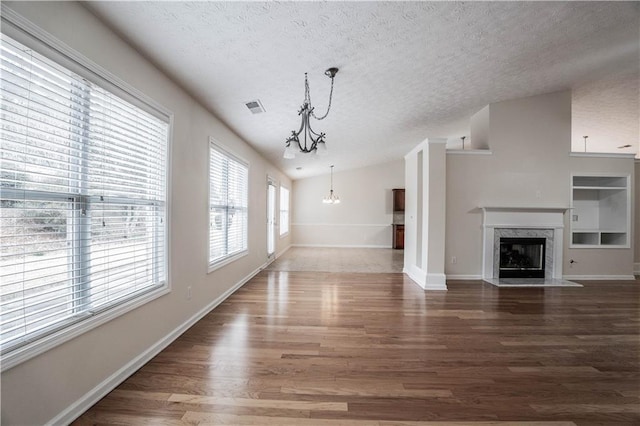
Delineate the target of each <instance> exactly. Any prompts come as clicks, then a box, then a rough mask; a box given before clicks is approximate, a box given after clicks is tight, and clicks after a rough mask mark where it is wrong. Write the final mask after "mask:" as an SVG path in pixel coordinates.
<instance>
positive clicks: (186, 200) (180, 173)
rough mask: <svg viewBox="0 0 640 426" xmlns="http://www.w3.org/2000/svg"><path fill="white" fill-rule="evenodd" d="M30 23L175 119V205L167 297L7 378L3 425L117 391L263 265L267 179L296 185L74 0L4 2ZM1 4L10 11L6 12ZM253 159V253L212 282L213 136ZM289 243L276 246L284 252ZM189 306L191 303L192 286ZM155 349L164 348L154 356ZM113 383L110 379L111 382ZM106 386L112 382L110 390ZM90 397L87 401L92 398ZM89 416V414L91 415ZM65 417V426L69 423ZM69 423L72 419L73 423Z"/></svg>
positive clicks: (38, 420)
mask: <svg viewBox="0 0 640 426" xmlns="http://www.w3.org/2000/svg"><path fill="white" fill-rule="evenodd" d="M5 5H8V6H10V7H11V8H12V9H14V10H16V11H17V12H19V13H20V14H22V15H23V16H25V17H26V18H28V19H29V20H31V21H32V22H33V23H35V24H36V25H38V26H39V27H41V28H42V29H44V30H45V31H48V32H49V33H51V34H52V35H53V36H55V37H57V38H58V39H60V40H62V41H63V42H64V43H66V44H67V45H69V46H70V47H72V48H74V49H75V50H77V51H78V52H80V53H81V54H83V55H84V56H85V57H87V58H89V59H91V60H92V61H94V62H96V63H97V64H99V65H100V66H102V67H103V68H105V69H107V70H108V71H110V72H111V73H113V74H115V75H116V76H118V77H119V78H121V79H122V80H124V81H126V82H127V83H129V84H130V85H131V86H133V87H134V88H136V89H138V90H139V91H141V92H143V93H144V94H146V95H147V96H149V97H151V98H153V99H154V100H155V101H157V102H158V103H160V104H161V105H163V106H164V107H166V108H167V109H169V110H170V111H172V112H173V113H174V126H173V146H172V152H171V155H172V164H171V204H170V208H171V211H170V215H171V216H170V217H171V222H170V231H171V245H170V253H171V258H170V283H171V286H172V291H171V293H170V294H168V295H166V296H163V297H161V298H159V299H156V300H154V301H153V302H150V303H148V304H146V305H144V306H142V307H140V308H137V309H135V310H133V311H131V312H129V313H127V314H125V315H123V316H121V317H118V318H117V319H114V320H112V321H110V322H108V323H106V324H104V325H102V326H99V327H97V328H95V329H94V330H92V331H90V332H88V333H85V334H83V335H81V336H79V337H77V338H75V339H73V340H70V341H68V342H66V343H64V344H62V345H60V346H57V347H56V348H54V349H51V350H49V351H47V352H45V353H44V354H42V355H40V356H37V357H35V358H32V359H30V360H28V361H26V362H24V363H22V364H19V365H17V366H15V367H14V368H11V369H9V370H7V371H4V372H3V373H2V379H1V380H2V424H6V425H10V424H19V425H36V424H44V423H46V422H49V421H51V420H52V419H54V418H55V417H56V416H58V415H59V414H61V413H63V414H65V413H66V414H67V415H72V414H73V412H72V411H68V412H65V410H66V409H68V408H69V407H71V406H72V405H73V404H80V405H79V406H78V407H76V408H79V409H82V408H83V407H82V403H83V402H87V401H89V400H90V399H91V398H90V397H89V396H88V393H89V392H90V391H92V389H94V388H95V387H97V386H98V388H97V389H95V390H96V391H104V390H105V389H104V388H100V386H101V385H107V386H108V385H114V384H115V383H114V382H113V380H115V379H118V378H124V377H120V376H119V374H123V372H125V371H126V367H127V366H130V365H131V364H130V363H131V362H132V360H134V359H135V358H136V357H139V356H141V355H144V354H145V353H146V351H148V350H149V349H150V348H152V347H153V346H154V345H155V344H156V343H157V342H160V341H162V340H163V339H164V338H165V337H166V336H168V335H170V333H171V332H172V331H173V330H175V329H178V328H179V327H180V326H181V325H183V324H185V322H187V321H188V320H189V319H191V318H193V317H194V316H196V315H197V314H198V313H199V312H200V311H201V310H203V309H204V308H206V307H207V306H208V305H210V304H211V303H212V302H214V301H216V299H217V298H219V297H220V296H221V295H223V294H224V293H225V292H226V291H228V290H229V289H231V288H232V287H233V286H234V285H236V284H237V283H239V282H242V281H243V280H244V279H245V278H246V277H248V276H250V275H251V274H252V273H253V272H254V271H256V270H257V269H258V268H260V267H261V266H262V265H264V263H265V261H266V259H267V253H266V221H265V218H266V176H267V174H269V175H271V176H273V177H274V178H275V179H276V180H278V181H281V182H283V183H284V184H285V185H286V186H288V187H291V182H290V180H289V179H288V178H287V177H286V176H285V175H283V174H282V173H281V172H280V171H279V170H277V169H276V168H275V167H273V166H272V165H271V164H269V163H267V162H266V161H265V160H264V159H263V158H262V157H261V156H260V155H258V154H257V153H256V152H255V151H254V150H253V149H252V148H250V147H249V146H248V145H247V144H246V143H245V142H244V141H242V140H241V139H240V138H239V137H238V136H237V135H235V134H234V133H233V132H232V131H230V130H229V128H227V127H226V126H225V125H224V124H223V123H221V122H220V121H219V120H218V119H216V118H215V117H214V116H213V115H212V114H211V113H209V112H208V111H206V110H205V109H204V108H203V107H202V106H200V105H199V104H198V103H197V102H195V101H194V100H193V98H191V97H190V96H188V95H187V94H186V93H185V92H184V91H183V90H181V89H180V88H179V87H178V86H176V85H175V84H174V83H173V82H172V81H170V80H169V79H168V78H167V77H166V76H165V75H164V74H163V73H161V72H160V71H158V70H157V69H156V68H154V67H153V66H152V65H151V64H150V63H149V62H148V61H146V60H145V59H143V58H142V57H141V56H140V55H139V54H138V53H137V52H136V51H135V50H133V49H132V48H131V47H130V46H128V45H127V44H125V43H124V42H123V41H122V40H121V39H120V38H118V37H117V36H116V35H115V34H114V33H113V32H111V31H110V30H109V29H108V28H107V27H106V26H104V25H103V24H102V23H101V22H99V21H98V20H97V19H96V18H95V17H94V16H93V15H92V14H91V13H89V12H88V11H87V10H86V9H85V8H83V7H82V6H80V5H79V4H77V3H70V2H51V3H49V2H47V3H31V2H16V3H14V2H5ZM3 6H4V5H3ZM209 136H213V137H214V138H215V139H216V140H218V141H220V142H221V143H223V144H225V145H226V146H228V147H229V148H230V149H231V150H232V151H233V152H234V153H236V154H237V155H239V156H241V157H243V158H245V159H247V160H249V162H250V172H249V180H250V182H249V191H250V192H249V200H250V201H249V202H250V207H249V236H250V237H249V255H248V256H245V257H243V258H241V259H239V260H237V261H235V262H233V263H231V264H229V265H228V266H225V267H223V268H221V269H219V270H217V271H215V272H213V273H211V274H207V233H208V217H207V215H208V212H207V210H208V209H207V197H208V183H207V181H208V177H207V165H208V164H207V155H208V138H209ZM289 243H290V238H289V237H286V238H284V239H280V238H278V239H277V244H278V246H277V250H276V251H277V252H280V251H282V250H283V249H285V248H286V247H287V246H288V245H289ZM188 286H191V287H192V292H193V295H192V298H191V300H187V297H186V296H187V287H188ZM156 349H157V348H156ZM110 377H111V379H113V380H112V381H109V378H110ZM105 381H106V382H105ZM85 398H86V399H85ZM84 408H86V407H84ZM59 419H62V420H64V419H65V417H60V418H59ZM66 419H67V420H68V419H69V418H68V417H66Z"/></svg>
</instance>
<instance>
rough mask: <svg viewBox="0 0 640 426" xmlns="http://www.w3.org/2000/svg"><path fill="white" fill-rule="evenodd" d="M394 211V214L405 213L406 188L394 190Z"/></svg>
mask: <svg viewBox="0 0 640 426" xmlns="http://www.w3.org/2000/svg"><path fill="white" fill-rule="evenodd" d="M392 191H393V211H394V212H403V211H404V188H402V189H400V188H396V189H393V190H392Z"/></svg>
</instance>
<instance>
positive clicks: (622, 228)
mask: <svg viewBox="0 0 640 426" xmlns="http://www.w3.org/2000/svg"><path fill="white" fill-rule="evenodd" d="M629 179H630V177H629V176H628V175H625V176H620V175H618V176H601V175H597V176H594V175H592V176H573V177H572V180H571V183H572V190H571V245H570V246H571V248H628V247H629V246H630V245H629V233H628V230H629V227H630V220H629V218H630V214H631V211H630V205H631V199H630V191H629Z"/></svg>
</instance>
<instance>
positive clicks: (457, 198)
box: [445, 91, 633, 278]
mask: <svg viewBox="0 0 640 426" xmlns="http://www.w3.org/2000/svg"><path fill="white" fill-rule="evenodd" d="M490 117H491V122H490V125H489V132H488V134H489V138H488V140H489V148H490V150H491V151H492V153H493V154H492V155H476V154H474V153H473V152H469V153H456V154H453V153H452V154H448V155H447V222H446V246H445V261H446V269H445V270H446V274H447V276H448V277H451V276H454V277H455V276H458V277H469V278H478V277H479V276H481V274H482V211H481V210H480V209H479V207H482V206H486V207H516V206H521V207H533V206H537V207H567V208H568V207H569V204H570V175H571V171H572V170H573V171H575V172H586V171H599V172H621V171H629V170H630V172H633V170H632V169H633V161H632V160H631V159H593V158H579V157H570V156H569V151H570V144H571V94H570V92H568V91H565V92H557V93H550V94H545V95H539V96H533V97H529V98H524V99H517V100H512V101H505V102H499V103H496V104H491V105H490ZM471 137H472V139H473V135H472V136H471ZM630 165H631V166H630ZM568 225H569V224H568V223H566V228H565V244H564V245H565V250H564V267H563V269H564V274H565V275H593V274H597V275H617V276H619V275H629V274H631V269H630V268H632V256H633V255H632V250H629V249H626V250H611V249H572V250H569V249H568V238H569V227H568ZM452 257H456V263H452ZM571 258H574V260H576V261H577V262H578V263H576V264H574V265H573V266H572V267H571V269H570V270H569V268H568V267H567V262H568V261H569V260H570V259H571ZM579 259H581V260H579Z"/></svg>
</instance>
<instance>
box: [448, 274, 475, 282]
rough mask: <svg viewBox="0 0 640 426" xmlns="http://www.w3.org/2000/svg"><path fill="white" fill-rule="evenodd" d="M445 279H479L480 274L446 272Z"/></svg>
mask: <svg viewBox="0 0 640 426" xmlns="http://www.w3.org/2000/svg"><path fill="white" fill-rule="evenodd" d="M447 280H480V281H482V275H464V274H447Z"/></svg>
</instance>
